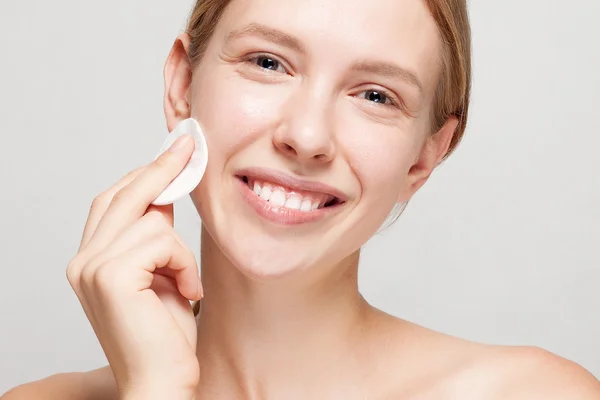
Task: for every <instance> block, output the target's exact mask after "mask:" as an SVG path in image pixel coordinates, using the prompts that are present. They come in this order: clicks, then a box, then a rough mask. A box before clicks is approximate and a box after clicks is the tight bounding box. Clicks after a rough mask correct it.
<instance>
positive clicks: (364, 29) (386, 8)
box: [218, 0, 440, 93]
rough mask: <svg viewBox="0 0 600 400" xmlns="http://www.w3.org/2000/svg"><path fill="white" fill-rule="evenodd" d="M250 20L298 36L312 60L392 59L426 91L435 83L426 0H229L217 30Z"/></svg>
mask: <svg viewBox="0 0 600 400" xmlns="http://www.w3.org/2000/svg"><path fill="white" fill-rule="evenodd" d="M250 24H261V25H267V26H269V27H272V28H274V29H277V30H280V31H282V32H285V33H287V34H289V35H290V36H292V37H294V38H297V39H298V40H299V42H301V44H302V45H303V47H304V48H305V49H306V51H307V53H308V55H310V56H311V57H312V58H314V59H321V60H323V59H329V60H335V65H337V66H338V67H339V68H342V67H343V65H346V64H347V65H350V64H351V63H353V62H354V61H356V60H365V59H366V60H375V61H383V62H390V63H395V64H397V65H400V66H402V67H403V68H405V69H407V70H410V71H412V72H414V74H415V75H417V77H418V78H419V80H420V81H421V83H422V85H423V88H424V90H425V92H430V93H433V91H434V90H435V86H436V84H437V76H438V70H439V62H438V61H439V56H440V40H439V35H438V29H437V26H436V23H435V20H434V19H433V17H432V16H431V13H430V11H429V8H428V7H427V5H426V3H425V1H424V0H327V1H323V0H232V2H231V3H230V5H229V6H228V7H227V9H226V11H225V13H224V15H223V16H222V18H221V21H220V22H219V28H218V29H219V30H221V34H222V35H223V36H226V35H227V34H228V33H230V32H231V31H236V30H240V29H243V28H244V27H245V26H248V25H250Z"/></svg>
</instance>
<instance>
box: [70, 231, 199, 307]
mask: <svg viewBox="0 0 600 400" xmlns="http://www.w3.org/2000/svg"><path fill="white" fill-rule="evenodd" d="M163 268H166V269H170V270H172V271H173V272H174V274H175V275H174V279H175V281H176V283H177V289H178V290H179V292H180V293H181V295H182V296H183V297H185V298H187V299H189V300H199V299H200V297H201V293H202V289H201V287H200V279H199V277H198V268H197V265H196V258H195V256H194V254H193V253H192V252H191V251H190V250H189V249H188V248H187V247H185V246H182V245H181V244H180V243H179V242H178V241H177V240H176V239H175V238H174V237H173V236H171V235H168V234H162V235H159V236H156V237H154V238H152V239H151V240H148V241H146V242H144V243H142V244H140V245H139V246H136V247H134V248H132V249H130V250H128V251H126V252H125V253H121V254H120V255H118V256H116V257H114V258H113V259H111V260H108V261H107V262H106V263H104V264H103V265H102V266H100V267H98V268H97V269H96V271H93V272H92V273H89V272H88V273H86V271H83V273H82V276H84V277H88V278H87V280H88V282H86V284H88V285H89V284H93V285H96V286H100V287H102V288H103V289H104V290H106V291H110V292H113V291H118V292H120V293H132V292H133V291H137V292H141V291H144V290H149V289H150V286H151V285H152V281H153V279H154V272H156V271H157V270H158V269H163Z"/></svg>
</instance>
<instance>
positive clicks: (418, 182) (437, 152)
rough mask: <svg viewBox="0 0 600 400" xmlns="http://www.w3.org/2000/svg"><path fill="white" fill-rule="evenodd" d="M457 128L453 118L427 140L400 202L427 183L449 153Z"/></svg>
mask: <svg viewBox="0 0 600 400" xmlns="http://www.w3.org/2000/svg"><path fill="white" fill-rule="evenodd" d="M457 126H458V119H457V118H456V117H455V116H451V117H450V118H448V120H447V121H446V123H444V126H442V128H441V129H440V130H439V131H437V132H436V133H435V134H433V135H431V136H430V137H429V138H427V140H426V141H425V143H424V144H423V148H422V149H421V153H420V154H419V157H418V158H417V161H416V162H415V163H414V164H413V165H412V167H411V168H410V170H409V172H408V177H407V178H408V179H407V183H406V185H405V187H404V190H402V192H401V193H400V196H398V202H404V201H408V199H410V198H411V197H412V196H413V194H415V192H416V191H417V190H419V189H420V188H421V187H422V186H423V185H424V184H425V182H427V180H428V179H429V177H430V176H431V173H432V172H433V170H434V169H435V167H437V165H438V164H439V163H440V162H441V161H442V160H443V159H444V156H445V155H446V153H447V152H448V149H449V147H450V143H452V137H453V136H454V132H455V131H456V127H457Z"/></svg>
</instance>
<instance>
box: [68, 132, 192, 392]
mask: <svg viewBox="0 0 600 400" xmlns="http://www.w3.org/2000/svg"><path fill="white" fill-rule="evenodd" d="M182 139H183V140H182ZM185 139H188V140H185ZM182 141H183V142H184V143H183V147H181V148H179V149H175V148H176V147H177V145H178V144H181V142H182ZM193 147H194V142H193V140H189V136H188V135H186V136H183V137H181V138H179V139H178V141H176V142H175V143H174V145H173V147H172V148H171V150H169V151H167V152H165V153H163V154H162V155H161V156H160V157H159V158H157V159H156V160H155V161H154V162H152V163H151V164H150V165H148V166H145V167H142V168H138V169H136V170H134V171H132V172H130V173H129V174H128V175H126V176H125V177H124V178H122V179H121V180H120V181H119V182H117V183H116V184H115V185H114V186H113V187H111V188H110V189H108V190H107V191H105V192H103V193H102V194H100V195H99V196H97V197H96V199H95V200H94V201H93V203H92V207H91V210H90V213H89V216H88V220H87V222H86V225H85V229H84V232H83V237H82V239H81V244H80V247H79V251H78V253H77V255H75V257H74V258H73V259H72V260H71V262H70V263H69V266H68V267H67V279H68V280H69V283H70V284H71V287H72V288H73V290H74V291H75V293H76V294H77V297H78V298H79V301H80V302H81V305H82V306H83V309H84V311H85V313H86V315H87V318H88V319H89V320H90V322H91V325H92V327H93V329H94V331H95V333H96V336H97V337H98V340H99V341H100V344H101V346H102V349H103V350H104V353H105V354H106V357H107V359H108V361H109V363H110V365H111V369H112V371H113V374H114V375H115V380H116V382H117V387H118V389H119V393H120V394H121V397H122V398H124V397H127V398H132V399H133V398H144V399H151V398H152V397H155V398H170V399H176V398H186V399H191V398H193V393H194V390H195V388H196V385H197V384H198V381H199V374H200V372H199V365H198V360H197V358H196V322H195V319H194V316H193V313H192V309H191V306H190V303H189V301H190V300H199V299H200V298H201V297H202V285H201V283H200V280H199V277H198V268H197V264H196V258H195V256H194V254H193V252H192V251H190V250H189V249H188V248H187V247H186V246H185V244H184V242H183V240H182V239H181V238H180V236H179V235H178V234H177V233H176V232H175V230H174V229H173V205H168V206H160V207H157V206H153V205H151V204H150V203H152V201H153V200H154V199H155V198H156V197H157V196H158V195H159V194H160V193H161V191H162V190H163V189H164V188H165V187H166V186H167V185H168V184H169V183H170V182H171V181H172V180H173V179H174V178H175V177H176V176H177V174H179V172H180V171H181V170H182V169H183V167H184V166H185V164H186V163H187V161H188V160H189V158H190V156H191V154H192V152H193ZM153 393H156V395H153ZM159 393H160V395H159Z"/></svg>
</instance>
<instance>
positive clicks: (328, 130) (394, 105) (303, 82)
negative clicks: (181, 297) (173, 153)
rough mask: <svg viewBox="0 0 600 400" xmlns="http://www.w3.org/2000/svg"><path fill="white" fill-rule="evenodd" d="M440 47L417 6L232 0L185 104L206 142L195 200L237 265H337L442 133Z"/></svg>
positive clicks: (256, 268) (424, 165)
mask: <svg viewBox="0 0 600 400" xmlns="http://www.w3.org/2000/svg"><path fill="white" fill-rule="evenodd" d="M439 54H440V42H439V39H438V31H437V27H436V24H435V21H434V20H433V18H432V16H431V15H430V13H429V10H428V8H427V6H426V4H425V2H424V1H415V0H378V1H364V0H337V1H327V2H323V1H321V0H294V1H292V0H286V1H280V0H244V1H242V0H233V1H232V2H231V4H230V5H229V6H228V7H227V8H226V10H225V12H224V14H223V16H222V17H221V19H220V21H219V23H218V25H217V27H216V30H215V33H214V35H213V36H212V38H211V41H210V43H209V45H208V48H207V50H206V53H205V56H204V57H203V59H202V61H201V62H200V64H199V65H198V66H197V67H196V68H195V69H194V71H193V79H192V82H191V85H190V86H189V90H188V91H187V93H186V94H187V96H186V97H185V101H186V102H187V104H188V106H189V115H191V116H192V117H194V118H196V119H197V120H198V121H199V122H200V124H201V125H202V127H203V129H204V132H205V135H206V138H207V143H208V147H209V164H208V167H207V171H206V174H205V176H204V179H203V181H202V183H201V184H200V185H199V186H198V187H197V188H196V189H195V191H194V192H193V193H192V199H193V201H194V203H195V205H196V207H197V209H198V211H199V213H200V215H201V216H202V219H203V222H204V226H205V228H206V229H207V231H208V232H209V233H210V235H211V236H212V238H213V239H214V240H215V242H216V243H217V245H218V246H219V247H220V249H221V250H222V251H223V252H224V253H225V254H226V256H227V257H228V258H229V259H230V260H231V261H232V262H233V263H234V265H236V266H237V267H238V268H239V269H240V270H241V271H242V272H243V273H245V274H246V275H248V276H251V277H254V278H266V277H270V276H281V275H284V274H287V273H290V272H294V271H297V270H300V269H315V268H319V267H321V268H322V267H325V266H327V265H329V266H331V265H336V264H338V263H339V262H340V261H342V260H343V259H345V258H347V257H348V256H350V255H351V254H352V253H354V252H355V251H356V250H358V249H359V248H360V246H362V245H363V244H364V243H365V242H366V241H367V240H368V239H369V237H370V236H371V235H372V234H373V233H374V232H376V230H377V229H378V228H379V227H380V225H381V224H382V223H383V222H384V220H385V218H386V217H387V216H388V214H389V212H390V211H391V209H392V208H393V206H394V204H395V203H397V202H401V201H406V200H408V199H409V198H410V197H411V196H412V194H413V193H414V192H415V191H416V190H417V189H418V188H419V187H420V186H421V185H422V184H423V183H424V182H425V180H426V179H427V177H428V176H429V173H431V170H432V169H433V168H434V166H435V164H436V163H437V161H438V160H439V158H440V157H441V156H442V155H443V154H444V153H445V148H447V145H448V143H447V142H448V139H449V138H450V137H451V134H452V132H451V131H452V130H453V129H450V130H449V131H450V132H449V133H448V132H446V133H445V132H442V131H443V130H442V131H440V133H439V134H438V135H434V136H433V138H432V139H429V138H430V137H431V136H430V135H429V124H428V123H429V117H430V114H431V107H432V100H433V96H434V92H435V89H436V86H437V83H438V75H439V72H440V69H439ZM171 95H172V97H173V98H174V99H175V98H176V97H177V93H176V91H174V90H172V91H171ZM182 97H183V96H182ZM175 100H176V99H175ZM175 100H174V101H175ZM184 117H185V115H180V116H178V118H179V119H183V118H184ZM176 122H177V121H170V125H173V123H176ZM315 207H317V208H316V209H315Z"/></svg>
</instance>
